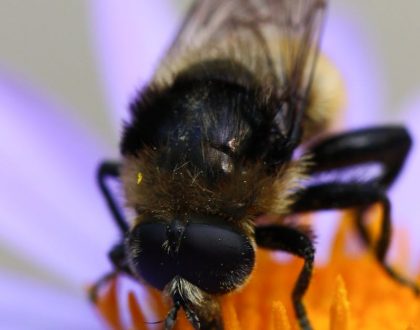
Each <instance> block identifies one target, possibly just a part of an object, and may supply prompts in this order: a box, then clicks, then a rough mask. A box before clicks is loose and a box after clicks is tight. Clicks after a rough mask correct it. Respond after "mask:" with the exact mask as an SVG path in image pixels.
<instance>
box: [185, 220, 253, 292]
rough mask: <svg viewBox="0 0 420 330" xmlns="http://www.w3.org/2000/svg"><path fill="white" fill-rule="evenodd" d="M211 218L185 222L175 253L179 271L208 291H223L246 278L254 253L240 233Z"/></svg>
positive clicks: (247, 240)
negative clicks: (196, 221)
mask: <svg viewBox="0 0 420 330" xmlns="http://www.w3.org/2000/svg"><path fill="white" fill-rule="evenodd" d="M215 222H216V221H214V220H213V221H209V222H207V223H195V222H194V220H193V221H192V222H190V223H189V225H188V226H187V228H186V230H185V234H184V239H183V241H182V244H181V247H180V250H179V254H178V259H179V262H180V264H181V267H180V272H181V273H182V274H181V276H182V277H183V278H185V279H186V280H188V281H189V282H191V283H193V284H195V285H196V286H198V287H199V288H201V289H203V290H204V291H206V292H208V293H226V292H229V291H232V290H234V289H235V288H237V287H239V286H240V285H241V284H243V282H245V280H246V279H247V278H248V276H249V274H250V273H251V271H252V269H253V266H254V261H255V253H254V249H253V246H252V244H251V241H250V240H249V239H248V237H246V236H245V235H244V234H243V233H240V232H238V231H236V230H234V229H233V228H231V227H229V226H227V225H226V224H217V222H216V223H215Z"/></svg>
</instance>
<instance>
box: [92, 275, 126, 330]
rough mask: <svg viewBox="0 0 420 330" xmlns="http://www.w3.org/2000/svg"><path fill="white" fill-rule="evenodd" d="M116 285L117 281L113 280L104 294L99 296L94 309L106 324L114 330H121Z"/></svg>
mask: <svg viewBox="0 0 420 330" xmlns="http://www.w3.org/2000/svg"><path fill="white" fill-rule="evenodd" d="M117 291H118V284H117V279H116V278H113V279H112V280H111V281H110V284H109V287H108V288H106V291H105V293H104V294H102V295H99V297H98V299H97V302H96V307H97V309H98V311H99V314H100V315H101V316H102V317H103V319H104V320H105V321H106V323H107V324H109V325H110V326H111V328H112V329H115V330H123V329H124V327H123V325H122V322H121V315H120V310H119V305H118V297H117Z"/></svg>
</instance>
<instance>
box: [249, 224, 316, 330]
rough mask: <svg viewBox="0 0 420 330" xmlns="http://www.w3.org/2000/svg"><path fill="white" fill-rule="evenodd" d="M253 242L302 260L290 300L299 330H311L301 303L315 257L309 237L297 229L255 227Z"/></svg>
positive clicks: (271, 226)
mask: <svg viewBox="0 0 420 330" xmlns="http://www.w3.org/2000/svg"><path fill="white" fill-rule="evenodd" d="M255 240H256V242H257V244H258V246H259V247H262V248H266V249H270V250H281V251H285V252H288V253H291V254H293V255H295V256H297V257H300V258H303V259H304V264H303V268H302V270H301V272H300V274H299V277H298V279H297V281H296V284H295V287H294V288H293V293H292V300H293V305H294V308H295V313H296V317H297V319H298V321H299V325H300V328H301V329H303V330H310V329H312V327H311V323H310V322H309V319H308V316H307V315H306V310H305V306H304V305H303V302H302V298H303V296H304V294H305V293H306V290H307V289H308V286H309V282H310V280H311V276H312V269H313V264H314V256H315V247H314V245H313V243H312V239H311V237H310V235H308V233H306V232H305V231H303V230H302V231H301V230H299V229H298V228H292V227H288V226H281V225H270V226H261V227H257V228H256V229H255Z"/></svg>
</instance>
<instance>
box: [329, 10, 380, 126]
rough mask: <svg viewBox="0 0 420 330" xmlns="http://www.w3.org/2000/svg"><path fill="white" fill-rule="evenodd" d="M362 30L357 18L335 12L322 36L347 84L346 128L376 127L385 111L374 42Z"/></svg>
mask: <svg viewBox="0 0 420 330" xmlns="http://www.w3.org/2000/svg"><path fill="white" fill-rule="evenodd" d="M360 26H362V24H360V23H359V22H358V19H357V18H355V17H349V15H348V14H347V13H346V14H344V13H342V12H340V11H338V10H335V9H334V8H332V12H331V14H330V15H328V18H327V21H326V28H325V32H324V35H323V36H322V45H321V49H322V51H323V52H325V54H326V55H327V56H329V57H330V58H331V60H332V61H333V62H334V63H335V65H337V68H338V70H339V71H340V73H341V74H342V75H343V78H344V82H345V84H346V88H347V90H346V92H347V97H348V105H347V109H348V111H347V112H346V116H345V120H344V123H345V127H346V128H356V127H360V126H367V125H368V124H372V123H375V120H376V119H377V118H378V116H379V115H380V111H381V110H382V109H383V108H382V103H381V98H380V95H382V93H381V91H382V89H383V88H382V85H381V81H382V80H381V79H380V78H381V77H380V72H381V70H380V67H379V64H378V61H377V60H376V57H375V49H374V48H373V47H372V46H371V44H372V42H370V40H369V39H368V38H367V37H366V33H365V34H363V33H362V32H361V31H360V28H358V27H360Z"/></svg>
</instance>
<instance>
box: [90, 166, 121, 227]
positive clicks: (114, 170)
mask: <svg viewBox="0 0 420 330" xmlns="http://www.w3.org/2000/svg"><path fill="white" fill-rule="evenodd" d="M119 176H120V164H119V163H118V162H112V161H104V162H102V163H101V164H100V165H99V167H98V170H97V180H98V184H99V188H100V189H101V192H102V194H103V196H104V197H105V201H106V203H107V205H108V208H109V210H110V211H111V214H112V216H113V218H114V220H115V222H116V224H117V226H118V228H119V229H120V230H121V233H122V234H123V235H125V234H126V232H127V231H128V224H127V221H126V220H125V219H124V216H123V214H122V212H121V210H120V209H119V208H118V205H117V202H116V201H115V199H114V197H113V196H112V193H111V190H110V188H109V187H108V185H107V183H106V179H107V178H119Z"/></svg>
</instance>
